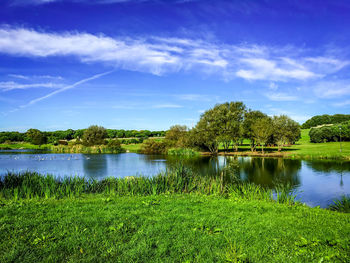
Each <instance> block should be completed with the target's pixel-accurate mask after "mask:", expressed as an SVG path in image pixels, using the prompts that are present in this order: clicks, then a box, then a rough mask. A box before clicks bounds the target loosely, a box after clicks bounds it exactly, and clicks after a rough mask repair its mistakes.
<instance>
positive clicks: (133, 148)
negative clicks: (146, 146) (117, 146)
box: [122, 143, 142, 153]
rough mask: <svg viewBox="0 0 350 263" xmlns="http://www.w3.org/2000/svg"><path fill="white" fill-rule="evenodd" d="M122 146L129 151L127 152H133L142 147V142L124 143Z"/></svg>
mask: <svg viewBox="0 0 350 263" xmlns="http://www.w3.org/2000/svg"><path fill="white" fill-rule="evenodd" d="M122 147H123V148H124V149H125V150H126V151H127V152H133V153H137V152H139V151H140V149H141V147H142V143H137V144H122Z"/></svg>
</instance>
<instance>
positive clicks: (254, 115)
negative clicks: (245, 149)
mask: <svg viewBox="0 0 350 263" xmlns="http://www.w3.org/2000/svg"><path fill="white" fill-rule="evenodd" d="M267 117H268V116H267V115H266V114H265V113H262V112H261V111H252V110H249V111H247V112H246V113H245V115H244V121H243V136H244V138H247V139H249V140H250V150H251V151H252V152H254V151H255V149H256V140H255V137H254V133H253V128H252V126H253V124H254V123H255V122H256V121H258V120H259V119H262V118H267Z"/></svg>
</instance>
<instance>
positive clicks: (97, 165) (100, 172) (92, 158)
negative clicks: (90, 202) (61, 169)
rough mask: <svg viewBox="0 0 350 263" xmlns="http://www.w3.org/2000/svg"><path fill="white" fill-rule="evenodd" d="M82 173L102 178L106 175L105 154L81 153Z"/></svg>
mask: <svg viewBox="0 0 350 263" xmlns="http://www.w3.org/2000/svg"><path fill="white" fill-rule="evenodd" d="M82 157H83V158H82V160H83V169H84V174H85V175H87V176H88V177H90V178H94V179H102V178H103V177H106V176H107V175H108V164H107V156H106V155H105V154H94V155H91V154H82Z"/></svg>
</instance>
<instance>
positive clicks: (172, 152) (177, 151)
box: [167, 148, 200, 157]
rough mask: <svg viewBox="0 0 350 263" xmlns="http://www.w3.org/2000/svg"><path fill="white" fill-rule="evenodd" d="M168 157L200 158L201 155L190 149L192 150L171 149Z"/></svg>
mask: <svg viewBox="0 0 350 263" xmlns="http://www.w3.org/2000/svg"><path fill="white" fill-rule="evenodd" d="M167 153H168V155H174V156H189V157H193V156H200V153H199V152H197V151H195V150H193V149H190V148H170V149H169V150H168V152H167Z"/></svg>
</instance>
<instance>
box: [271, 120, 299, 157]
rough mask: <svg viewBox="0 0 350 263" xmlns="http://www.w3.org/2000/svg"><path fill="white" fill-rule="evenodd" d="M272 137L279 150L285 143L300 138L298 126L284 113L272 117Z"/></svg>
mask: <svg viewBox="0 0 350 263" xmlns="http://www.w3.org/2000/svg"><path fill="white" fill-rule="evenodd" d="M273 138H274V140H275V142H276V144H277V146H278V151H279V152H280V151H281V150H282V148H283V146H284V145H285V144H287V143H293V142H295V141H296V140H298V139H299V138H300V126H299V124H298V123H297V122H295V121H293V120H292V119H291V118H289V117H288V116H286V115H280V116H274V117H273Z"/></svg>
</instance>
